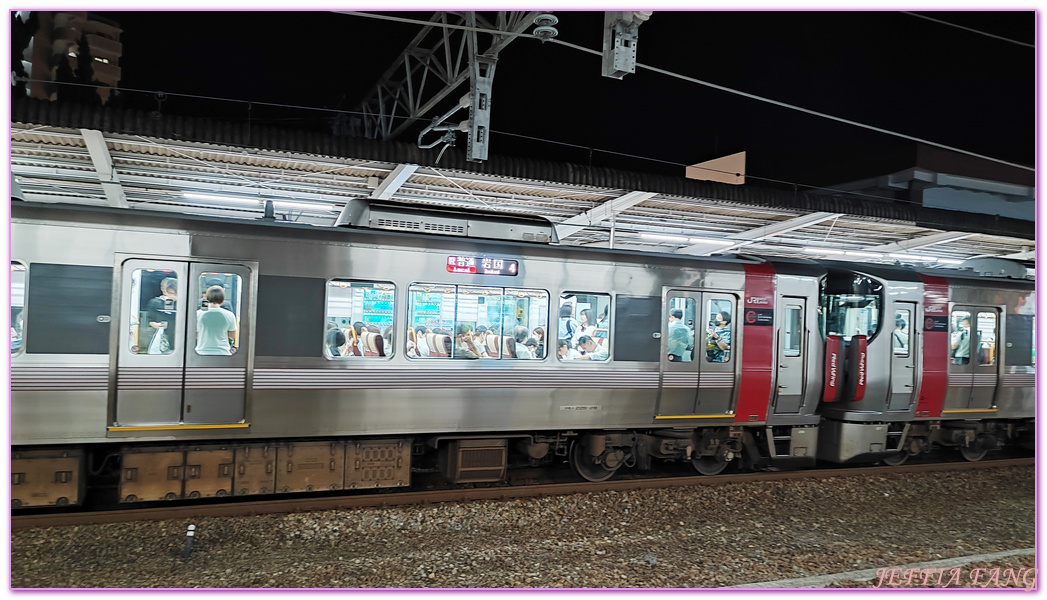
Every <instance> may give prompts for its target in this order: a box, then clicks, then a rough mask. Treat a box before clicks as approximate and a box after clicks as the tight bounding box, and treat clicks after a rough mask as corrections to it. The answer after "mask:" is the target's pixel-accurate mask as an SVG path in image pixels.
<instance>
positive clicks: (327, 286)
mask: <svg viewBox="0 0 1047 600" xmlns="http://www.w3.org/2000/svg"><path fill="white" fill-rule="evenodd" d="M342 281H344V282H346V283H349V284H350V285H349V289H352V284H354V283H363V284H371V285H374V284H380V285H388V286H391V287H392V290H391V291H392V293H393V306H392V311H391V312H392V315H391V316H392V323H391V326H392V328H393V340H394V341H393V342H392V344H391V345H392V349H391V350H390V349H385V350H386V352H385V356H363V355H361V356H355V355H353V356H328V354H327V352H326V350H327V329H326V327H327V322H328V321H329V320H330V316H329V315H328V313H327V311H328V310H329V308H330V303H331V287H332V285H331V284H332V283H334V282H342ZM350 301H351V300H350ZM397 302H398V297H397V285H396V283H395V282H393V281H391V280H373V279H362V278H359V277H330V278H328V279H327V280H326V281H325V282H324V314H323V322H324V330H323V336H321V338H320V354H321V355H322V356H323V358H324V359H326V360H328V361H330V362H335V363H343V362H348V361H349V360H350V359H355V360H361V359H363V360H370V361H372V362H377V361H389V360H392V358H393V356H395V355H396V342H395V340H396V322H397V318H396V307H397ZM349 326H350V327H352V323H350V325H349ZM339 329H341V328H339ZM379 335H381V334H379ZM350 341H351V340H350V339H346V341H345V343H346V344H349V343H350Z"/></svg>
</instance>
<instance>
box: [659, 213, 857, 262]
mask: <svg viewBox="0 0 1047 600" xmlns="http://www.w3.org/2000/svg"><path fill="white" fill-rule="evenodd" d="M838 216H840V213H831V212H817V213H811V214H809V215H803V216H802V217H796V218H794V219H789V220H788V221H782V222H780V223H775V224H773V225H767V226H765V227H758V228H756V229H750V230H748V231H743V232H741V233H736V234H734V235H730V236H727V237H725V238H724V240H723V241H724V242H730V243H729V244H726V243H717V244H712V243H708V242H701V243H698V244H692V245H690V246H685V247H683V248H680V249H679V250H677V251H676V252H675V253H674V254H693V255H695V256H706V255H708V254H711V253H713V252H724V251H726V250H730V249H732V248H737V247H738V246H742V245H744V244H747V243H750V242H756V241H759V240H764V239H767V238H769V237H771V236H775V235H779V234H782V233H787V232H789V231H795V230H797V229H803V228H804V227H807V226H809V225H814V224H815V223H821V222H822V221H826V220H828V219H835V218H836V217H838Z"/></svg>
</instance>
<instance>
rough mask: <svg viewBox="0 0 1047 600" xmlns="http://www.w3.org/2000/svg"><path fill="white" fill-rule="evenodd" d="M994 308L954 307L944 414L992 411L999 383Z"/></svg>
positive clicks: (997, 321)
mask: <svg viewBox="0 0 1047 600" xmlns="http://www.w3.org/2000/svg"><path fill="white" fill-rule="evenodd" d="M999 314H1000V311H999V310H998V309H995V308H983V307H976V306H959V305H957V306H954V307H953V309H952V312H951V313H950V315H949V391H948V392H947V394H946V396H945V407H944V411H943V412H961V411H972V410H981V409H989V408H991V407H992V406H993V402H994V400H995V394H996V385H997V383H998V376H997V373H998V368H999V367H998V360H997V348H996V340H997V339H998V338H999Z"/></svg>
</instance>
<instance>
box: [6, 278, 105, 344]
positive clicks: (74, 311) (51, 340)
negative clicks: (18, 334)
mask: <svg viewBox="0 0 1047 600" xmlns="http://www.w3.org/2000/svg"><path fill="white" fill-rule="evenodd" d="M28 267H29V269H28V271H26V272H27V273H28V281H27V283H26V285H25V290H26V296H25V300H26V302H25V317H24V318H25V330H24V333H25V334H26V335H25V337H24V338H23V344H24V346H25V352H26V354H108V353H109V332H110V328H109V325H110V323H109V320H110V318H109V317H110V314H109V313H110V312H112V309H113V268H112V267H93V266H85V265H61V264H51V263H32V264H30V265H28Z"/></svg>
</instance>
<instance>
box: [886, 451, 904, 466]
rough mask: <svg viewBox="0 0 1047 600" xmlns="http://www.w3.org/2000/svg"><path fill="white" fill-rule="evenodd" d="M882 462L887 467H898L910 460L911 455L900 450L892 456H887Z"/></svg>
mask: <svg viewBox="0 0 1047 600" xmlns="http://www.w3.org/2000/svg"><path fill="white" fill-rule="evenodd" d="M880 460H881V461H882V462H883V464H885V465H887V466H888V467H897V466H898V465H900V464H902V463H903V462H905V461H907V460H909V453H908V452H906V451H904V450H899V451H897V452H895V453H894V454H892V455H890V456H885V457H884V458H882V459H880Z"/></svg>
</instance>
